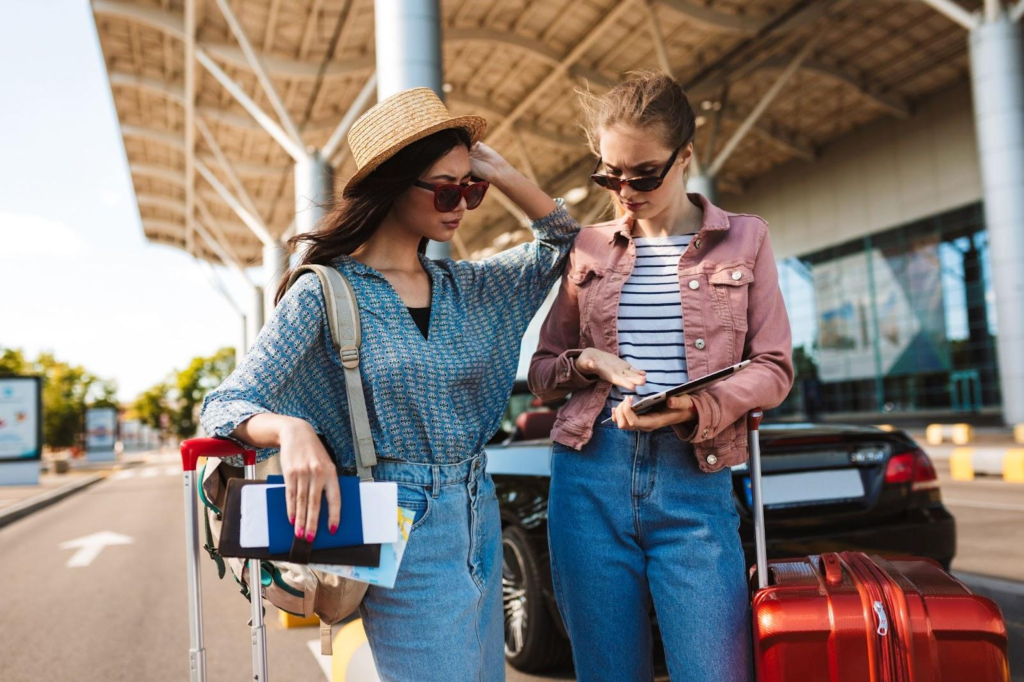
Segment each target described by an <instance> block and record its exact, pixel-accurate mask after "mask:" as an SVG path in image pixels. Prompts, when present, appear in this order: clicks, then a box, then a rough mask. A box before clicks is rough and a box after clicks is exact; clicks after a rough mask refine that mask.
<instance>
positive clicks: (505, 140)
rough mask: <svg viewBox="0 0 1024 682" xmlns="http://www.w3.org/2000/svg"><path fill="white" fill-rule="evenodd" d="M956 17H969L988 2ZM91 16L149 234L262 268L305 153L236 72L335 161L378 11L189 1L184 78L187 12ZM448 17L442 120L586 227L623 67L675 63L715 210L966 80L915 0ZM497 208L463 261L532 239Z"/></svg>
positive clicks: (959, 50) (564, 2) (656, 4)
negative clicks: (479, 130) (585, 129)
mask: <svg viewBox="0 0 1024 682" xmlns="http://www.w3.org/2000/svg"><path fill="white" fill-rule="evenodd" d="M959 4H960V6H962V7H963V8H964V9H966V10H967V11H970V12H973V11H975V10H977V9H979V8H980V7H981V4H982V2H981V0H961V1H960V3H959ZM92 7H93V11H94V14H95V19H96V27H97V30H98V34H99V39H100V44H101V46H102V50H103V56H104V59H105V61H106V66H107V71H108V74H109V78H110V85H111V90H112V93H113V98H114V103H115V106H116V109H117V115H118V118H119V120H120V124H121V130H122V133H123V136H124V145H125V150H126V152H127V157H128V163H129V165H130V167H131V174H132V181H133V184H134V187H135V194H136V199H137V201H138V206H139V213H140V216H141V219H142V226H143V229H144V231H145V234H146V237H147V238H148V239H149V240H151V241H154V242H160V243H163V244H170V245H173V246H177V247H180V248H183V249H187V250H189V251H190V252H191V253H193V254H195V255H196V256H198V257H200V258H204V259H207V260H210V261H213V262H218V261H219V260H222V259H223V258H224V252H225V250H224V249H223V248H222V249H220V250H218V249H212V248H211V247H210V244H209V243H208V241H207V240H206V239H205V238H199V237H197V236H195V233H194V232H193V231H192V229H190V225H193V224H195V222H198V223H199V224H200V225H201V226H204V227H207V228H208V229H209V231H210V232H213V233H214V234H213V235H212V236H213V237H214V240H215V241H220V243H221V244H222V245H224V246H226V247H227V250H228V253H229V255H230V256H232V257H233V258H235V259H237V261H238V262H241V263H242V264H245V265H254V264H258V263H260V262H261V260H262V242H261V240H260V238H258V237H257V233H258V232H259V230H265V232H264V233H263V238H264V241H266V240H267V239H268V238H273V239H276V238H279V237H281V236H282V235H283V236H288V235H289V234H290V229H292V228H291V226H292V223H293V218H294V215H295V200H294V180H293V173H294V161H293V155H290V154H289V152H288V151H286V150H285V148H284V147H283V146H282V145H281V144H279V143H278V141H276V140H275V139H274V137H272V136H271V135H270V134H268V132H266V130H265V128H264V126H261V125H260V124H259V123H257V121H256V119H255V118H254V117H253V116H252V115H250V113H249V112H248V111H247V110H246V108H244V107H243V106H242V104H240V103H239V98H238V97H237V96H236V95H234V94H232V92H230V91H229V89H228V87H227V86H226V85H225V79H224V78H223V77H224V76H226V77H227V81H228V82H229V83H233V84H234V85H236V86H237V89H238V90H240V92H241V94H242V95H243V96H245V97H247V98H251V100H252V102H253V103H254V104H255V105H256V106H258V107H259V109H260V110H262V111H263V112H264V113H265V114H266V115H267V116H268V117H269V118H270V119H272V121H273V122H274V123H275V124H276V125H277V126H278V127H279V128H280V129H282V130H283V133H284V134H285V135H286V136H288V135H290V134H294V135H293V136H292V139H293V140H294V139H295V137H294V136H297V137H298V138H299V140H300V141H301V143H302V145H304V146H307V147H309V146H312V147H315V148H322V147H323V146H324V145H325V143H326V142H327V141H328V139H329V138H330V137H331V135H332V133H333V132H334V131H335V129H336V128H337V127H338V125H339V122H340V121H342V119H343V117H344V116H345V114H346V113H347V112H348V111H349V109H350V108H351V107H352V106H353V103H354V102H356V100H357V99H358V96H359V93H360V92H361V91H363V89H364V86H366V84H367V81H368V79H369V78H370V77H371V76H372V75H373V73H374V67H375V58H374V50H375V45H374V10H373V0H196V4H195V7H196V11H195V17H194V41H192V45H193V47H192V50H193V53H194V55H195V58H194V60H192V59H189V61H190V62H191V63H192V68H193V73H194V81H193V83H192V84H190V83H189V82H187V80H188V79H186V71H187V67H188V66H189V65H188V64H186V59H187V52H188V48H189V43H190V41H189V40H188V37H189V36H188V33H189V28H190V27H191V24H190V22H189V19H190V17H186V15H185V11H186V1H185V0H92ZM223 8H226V9H227V11H226V12H225V11H224V10H223ZM441 8H442V29H443V53H444V54H443V57H444V81H445V86H444V89H445V93H446V94H445V96H446V99H447V103H448V105H449V107H450V108H451V109H452V111H453V112H454V113H455V114H457V115H459V114H470V113H472V114H478V115H481V116H484V117H486V118H487V120H488V122H489V131H488V135H487V137H486V141H487V142H488V143H489V144H491V145H492V146H494V147H495V148H496V149H498V151H500V152H501V153H502V154H504V155H505V156H506V157H507V158H508V159H509V160H510V161H511V162H512V163H513V164H515V165H516V166H517V167H519V168H520V169H523V170H525V171H526V172H527V173H533V174H534V175H535V177H536V178H537V180H538V181H539V183H540V185H541V186H542V187H543V188H544V189H545V190H546V191H547V192H548V193H549V194H552V195H562V196H567V197H568V198H569V199H570V203H571V210H572V211H573V212H574V213H575V214H576V215H577V217H579V218H580V219H581V220H582V219H588V220H595V219H597V218H598V217H599V216H600V215H601V214H602V211H604V210H607V207H608V198H607V196H606V195H604V194H602V192H601V191H599V190H598V189H597V188H596V187H594V186H592V185H588V179H587V176H588V175H589V173H590V172H591V169H592V167H593V164H594V162H595V159H594V157H593V156H592V154H591V153H590V152H589V150H588V149H587V147H586V145H585V142H584V139H583V136H582V134H581V132H580V129H579V125H578V118H579V107H578V103H577V96H576V94H575V90H576V89H577V88H590V89H591V90H593V91H595V92H601V91H603V90H604V89H606V88H608V87H610V86H611V85H612V84H614V83H616V82H617V81H618V80H620V79H622V78H624V77H625V74H626V73H627V72H628V71H630V70H633V69H657V68H665V67H668V68H670V69H671V72H672V74H673V75H674V76H675V77H676V78H678V79H679V80H680V81H681V82H682V83H683V84H684V86H685V87H686V89H687V92H688V94H689V96H690V98H691V101H692V102H693V104H694V107H695V109H696V110H697V113H698V114H699V119H698V125H699V127H698V132H697V140H696V148H697V152H698V155H699V158H700V160H701V162H702V163H703V164H704V165H705V167H711V166H712V165H716V166H717V168H718V174H717V177H718V179H719V188H720V192H721V193H722V194H723V195H742V193H743V191H744V187H745V186H747V185H748V184H749V183H750V182H751V181H753V180H755V179H756V178H758V177H760V176H764V175H766V174H768V173H770V172H771V171H772V169H773V168H776V167H778V166H779V165H781V164H785V163H788V162H798V163H814V160H815V156H816V154H817V150H819V149H820V148H821V147H823V146H824V145H827V144H829V143H830V142H832V141H834V140H837V139H838V138H841V137H843V136H844V135H846V134H848V133H849V132H850V131H851V130H854V129H856V128H858V127H861V126H864V125H866V124H868V123H870V122H871V121H874V120H876V119H878V118H881V117H898V118H907V117H909V116H910V115H911V112H912V111H913V108H914V103H915V102H917V101H919V100H921V99H922V98H925V97H928V96H929V95H931V94H933V93H936V92H937V91H940V90H942V89H943V88H946V87H949V86H950V85H952V84H955V83H957V82H961V81H964V80H965V79H966V78H967V75H968V56H967V39H966V33H965V31H964V30H963V28H962V27H961V26H959V25H957V24H955V23H954V22H953V21H951V20H950V19H948V18H947V17H946V16H944V15H942V14H939V13H938V12H936V11H935V10H934V9H932V8H931V7H929V6H927V5H926V4H924V3H923V2H919V1H917V0H586V1H581V0H503V1H501V2H494V1H493V0H442V1H441ZM231 20H235V21H236V26H235V29H236V30H233V29H232V25H231ZM238 30H240V31H241V32H242V35H243V37H244V40H243V41H240V40H239V39H238V34H237V31H238ZM247 51H250V52H251V53H254V54H255V55H256V56H257V61H258V62H259V63H261V64H262V65H263V67H264V68H265V74H266V78H267V80H269V82H270V84H271V86H272V87H271V90H272V91H274V92H275V93H276V96H275V97H268V95H267V88H265V87H263V86H262V85H261V83H260V77H261V76H260V74H259V73H258V71H257V70H256V69H254V68H253V67H252V66H251V61H250V60H249V59H247V57H246V52H247ZM218 72H219V74H218ZM787 74H789V77H786V76H787ZM190 85H191V87H192V88H193V89H194V107H192V108H191V110H190V107H189V106H187V100H188V91H189V88H190ZM367 92H372V88H367ZM772 94H774V97H773V98H771V100H770V102H769V103H768V104H767V107H766V108H764V111H763V114H762V115H761V116H760V117H758V118H757V119H756V121H755V122H753V124H752V125H749V126H746V127H747V128H748V130H747V132H745V133H743V131H740V127H741V125H743V124H744V121H745V120H746V119H748V117H750V116H751V114H752V113H754V112H755V109H758V108H761V107H762V102H763V101H765V97H766V95H772ZM275 99H276V100H277V101H276V102H275V101H274V100H275ZM372 103H373V97H370V98H369V101H368V102H367V104H366V105H365V106H364V107H362V108H365V107H366V106H369V105H372ZM280 108H283V109H284V110H285V111H286V113H287V115H286V116H285V117H282V116H281V115H280V113H279V112H278V111H277V110H278V109H280ZM190 116H191V117H192V119H193V120H194V122H195V124H194V132H192V133H191V134H189V131H188V128H189V126H188V125H187V121H188V120H189V117H190ZM285 119H289V121H288V122H286V120H285ZM738 131H740V132H741V133H742V134H741V135H736V133H737V132H738ZM730 148H731V149H732V151H731V152H730V151H729V149H730ZM299 149H300V150H301V148H299ZM723 151H725V152H726V153H725V154H723ZM330 160H331V162H332V164H333V165H334V167H335V169H336V182H337V183H338V185H339V186H340V185H341V183H343V182H344V181H345V179H346V178H347V177H349V176H350V175H351V174H352V173H353V172H354V164H353V162H352V159H351V157H350V155H349V154H348V149H347V147H346V146H345V143H344V142H341V143H340V144H339V145H337V149H336V151H334V153H333V155H332V157H331V159H330ZM190 168H191V169H193V170H190ZM190 175H191V177H190ZM221 190H224V191H221ZM225 192H226V194H227V196H230V197H232V198H233V199H234V200H235V202H236V204H241V207H242V208H243V209H244V210H245V211H247V212H248V213H249V216H250V218H249V221H248V222H249V225H247V224H246V222H243V220H242V219H241V218H240V217H239V211H237V210H234V209H233V208H232V207H231V205H230V201H228V200H226V199H225ZM497 199H498V197H495V198H489V200H488V201H486V202H485V203H484V205H483V206H482V207H481V208H480V209H479V210H477V211H474V212H472V213H470V214H467V220H466V222H465V223H464V226H463V229H461V230H460V233H461V240H460V241H458V242H457V243H456V245H455V249H454V251H453V255H454V256H455V257H462V258H478V257H482V256H485V255H488V254H491V253H494V252H496V251H499V250H502V249H505V248H508V247H509V246H513V245H515V244H517V243H520V242H522V241H525V240H528V239H530V233H529V231H528V230H527V229H525V228H524V227H523V224H522V222H521V220H520V217H517V216H516V215H514V213H513V212H512V211H510V210H509V208H508V207H506V206H505V205H504V204H503V203H502V202H501V201H499V200H497ZM728 200H729V197H728V196H726V201H728ZM190 208H191V212H192V214H193V216H194V218H193V219H192V221H190V220H186V215H187V214H188V213H189V212H190ZM193 221H194V222H193ZM253 223H255V224H256V227H255V228H253V227H252V224H253Z"/></svg>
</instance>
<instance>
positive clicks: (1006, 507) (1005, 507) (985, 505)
mask: <svg viewBox="0 0 1024 682" xmlns="http://www.w3.org/2000/svg"><path fill="white" fill-rule="evenodd" d="M942 501H943V502H945V503H946V504H950V505H953V506H954V507H974V508H976V509H998V510H1000V511H1019V512H1024V504H1007V503H1005V502H974V501H972V500H957V499H950V498H948V497H944V498H942Z"/></svg>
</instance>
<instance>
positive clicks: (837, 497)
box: [743, 469, 864, 507]
mask: <svg viewBox="0 0 1024 682" xmlns="http://www.w3.org/2000/svg"><path fill="white" fill-rule="evenodd" d="M743 488H744V490H745V491H746V496H747V505H753V504H754V498H753V494H752V492H751V488H750V477H749V476H748V477H746V478H745V479H744V483H743ZM761 494H762V495H763V497H764V506H765V507H779V506H789V505H804V504H814V503H816V502H839V501H847V500H856V499H860V498H863V497H864V482H863V481H862V480H861V477H860V472H859V471H857V470H855V469H844V470H839V471H809V472H806V473H801V474H774V475H772V476H764V477H762V479H761Z"/></svg>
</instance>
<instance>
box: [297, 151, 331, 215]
mask: <svg viewBox="0 0 1024 682" xmlns="http://www.w3.org/2000/svg"><path fill="white" fill-rule="evenodd" d="M333 203H334V170H333V169H332V168H331V164H330V163H328V162H327V159H325V158H324V157H323V155H322V154H321V153H320V151H319V150H310V152H309V153H308V154H307V155H306V158H305V159H301V160H299V161H297V162H296V163H295V234H306V233H309V232H312V231H313V230H314V229H315V228H316V225H317V223H319V222H320V219H321V218H323V217H324V215H325V214H326V213H327V209H328V208H330V206H331V205H332V204H333Z"/></svg>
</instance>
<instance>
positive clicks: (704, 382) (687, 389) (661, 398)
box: [601, 360, 750, 424]
mask: <svg viewBox="0 0 1024 682" xmlns="http://www.w3.org/2000/svg"><path fill="white" fill-rule="evenodd" d="M749 364H750V360H744V361H743V362H738V363H736V364H735V365H730V366H729V367H726V368H724V369H720V370H718V371H716V372H712V373H711V374H708V375H705V376H702V377H701V378H700V379H694V380H693V381H687V382H686V383H685V384H679V385H678V386H673V387H672V388H670V389H668V390H665V391H662V392H661V393H655V394H653V395H649V396H647V397H646V398H644V399H643V400H638V401H637V402H636V403H634V404H633V412H635V413H637V414H645V413H647V412H650V411H651V410H653V409H655V408H656V407H658V406H660V405H662V404H663V403H664V402H665V401H666V400H668V399H669V398H671V397H673V396H677V395H684V394H686V393H694V392H696V391H698V390H700V389H702V388H704V387H705V386H710V385H711V384H713V383H715V382H716V381H721V380H722V379H725V378H726V377H730V376H732V375H733V374H735V373H736V372H738V371H740V370H741V369H743V368H744V367H746V366H747V365H749ZM611 420H612V419H611V417H609V418H608V419H605V420H604V421H603V422H601V423H602V424H607V423H608V422H610V421H611Z"/></svg>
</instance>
